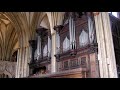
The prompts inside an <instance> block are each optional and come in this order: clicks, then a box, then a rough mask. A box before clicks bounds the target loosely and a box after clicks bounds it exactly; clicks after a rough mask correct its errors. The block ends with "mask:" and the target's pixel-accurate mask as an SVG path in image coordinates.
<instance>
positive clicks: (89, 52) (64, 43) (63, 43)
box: [54, 12, 99, 78]
mask: <svg viewBox="0 0 120 90" xmlns="http://www.w3.org/2000/svg"><path fill="white" fill-rule="evenodd" d="M70 14H71V15H70ZM68 17H69V18H67V20H68V23H65V24H64V26H63V27H62V26H56V27H55V28H57V27H59V30H58V29H55V30H56V32H58V33H59V36H60V48H58V47H57V51H56V52H57V53H56V55H55V56H56V59H57V72H65V73H66V74H65V73H63V74H61V75H57V76H54V77H69V78H75V77H76V78H89V77H91V78H92V77H93V78H97V77H99V68H98V60H97V41H96V34H95V28H94V27H95V26H94V19H93V16H92V14H91V13H89V12H88V13H69V16H68ZM70 19H73V20H71V21H70ZM67 20H66V22H67ZM60 27H62V28H60ZM67 71H68V72H67Z"/></svg>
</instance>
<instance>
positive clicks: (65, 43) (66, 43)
mask: <svg viewBox="0 0 120 90" xmlns="http://www.w3.org/2000/svg"><path fill="white" fill-rule="evenodd" d="M69 45H70V40H69V39H68V38H67V37H66V38H65V39H64V41H63V51H67V50H69Z"/></svg>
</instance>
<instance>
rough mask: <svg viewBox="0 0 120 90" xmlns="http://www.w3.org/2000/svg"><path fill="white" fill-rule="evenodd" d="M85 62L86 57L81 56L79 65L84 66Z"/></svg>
mask: <svg viewBox="0 0 120 90" xmlns="http://www.w3.org/2000/svg"><path fill="white" fill-rule="evenodd" d="M86 66H87V64H86V57H82V58H81V67H82V68H86Z"/></svg>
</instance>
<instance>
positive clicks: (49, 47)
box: [48, 35, 51, 57]
mask: <svg viewBox="0 0 120 90" xmlns="http://www.w3.org/2000/svg"><path fill="white" fill-rule="evenodd" d="M50 51H51V40H50V36H49V35H48V57H49V56H50Z"/></svg>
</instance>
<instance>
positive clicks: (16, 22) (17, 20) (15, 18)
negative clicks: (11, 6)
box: [4, 12, 28, 47]
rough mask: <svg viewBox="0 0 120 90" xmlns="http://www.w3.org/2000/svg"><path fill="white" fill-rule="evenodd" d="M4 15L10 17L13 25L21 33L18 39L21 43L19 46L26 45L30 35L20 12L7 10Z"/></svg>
mask: <svg viewBox="0 0 120 90" xmlns="http://www.w3.org/2000/svg"><path fill="white" fill-rule="evenodd" d="M4 15H6V16H7V17H8V19H9V20H10V21H11V23H12V25H13V26H14V28H15V30H16V32H17V34H19V37H18V41H19V43H20V45H19V47H24V46H26V43H27V41H28V40H27V39H28V37H27V33H26V31H25V28H24V26H23V21H22V20H21V18H22V17H20V16H19V15H18V14H16V13H14V12H5V13H4Z"/></svg>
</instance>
